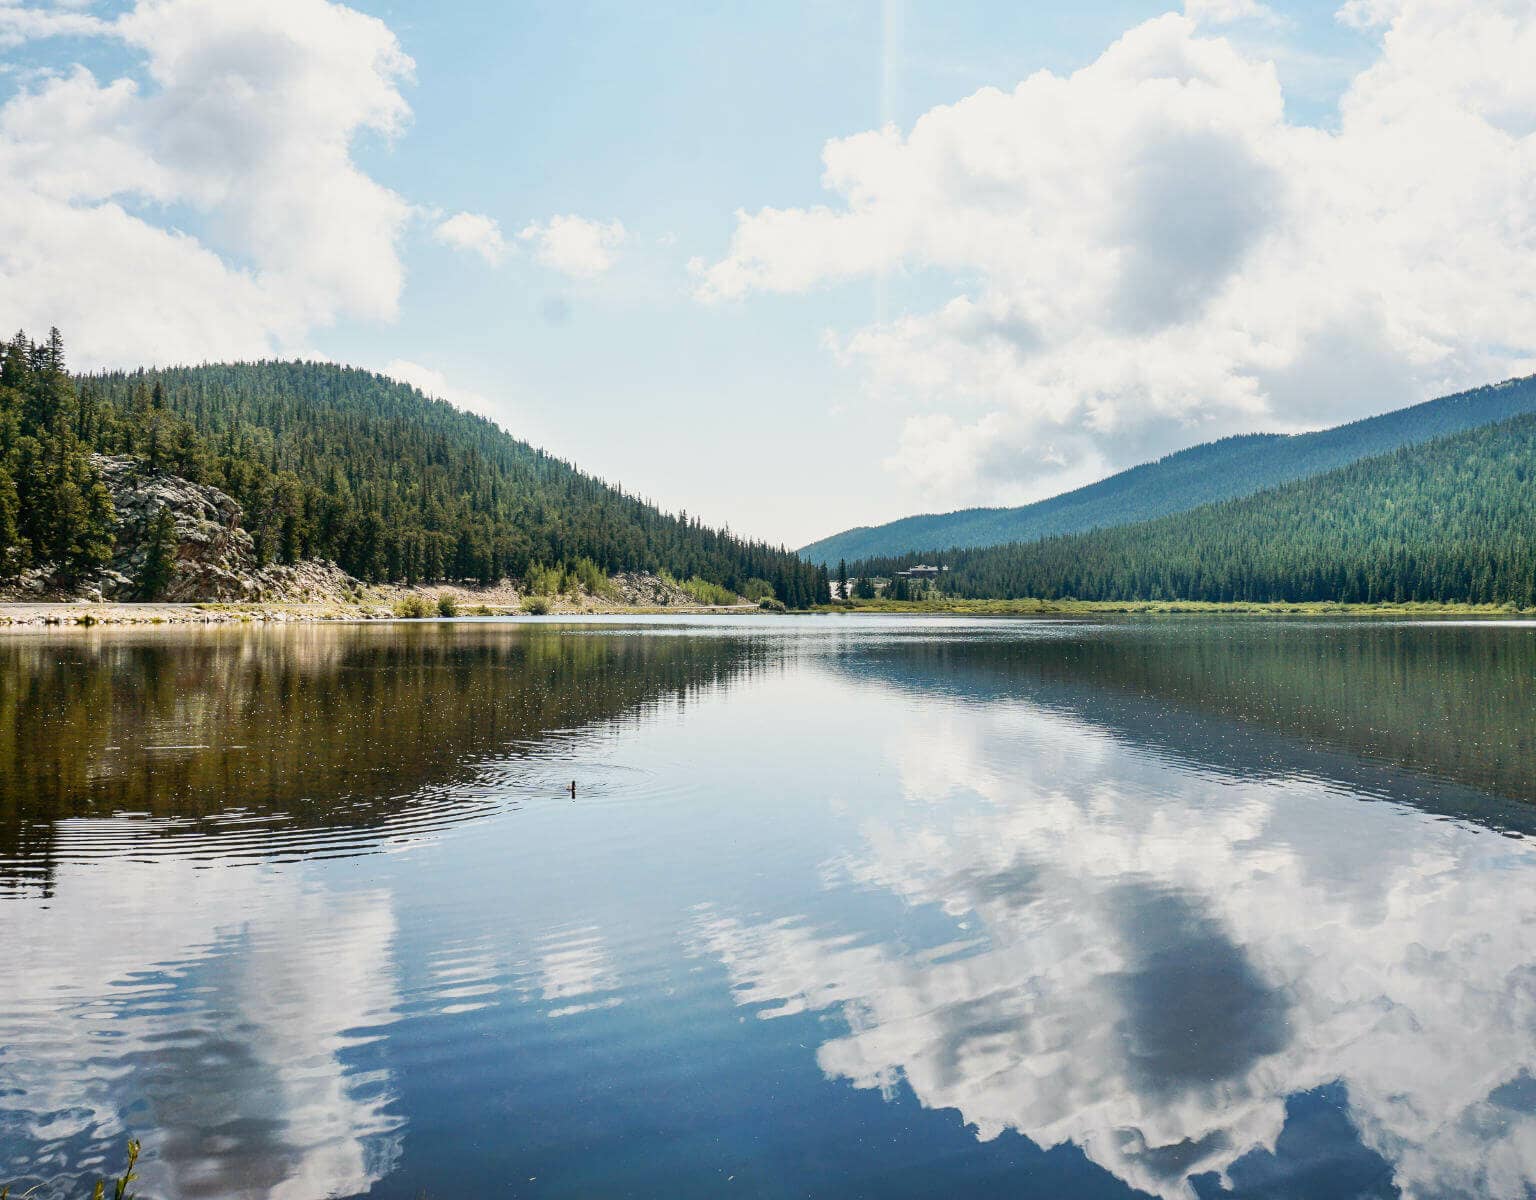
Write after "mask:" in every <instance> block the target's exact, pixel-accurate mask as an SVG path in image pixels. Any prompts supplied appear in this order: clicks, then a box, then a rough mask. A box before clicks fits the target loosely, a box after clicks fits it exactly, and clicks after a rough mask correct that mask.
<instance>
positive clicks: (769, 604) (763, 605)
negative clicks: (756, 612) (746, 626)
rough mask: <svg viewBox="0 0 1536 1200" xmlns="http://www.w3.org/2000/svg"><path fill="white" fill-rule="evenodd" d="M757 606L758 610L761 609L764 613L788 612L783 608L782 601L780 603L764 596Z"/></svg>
mask: <svg viewBox="0 0 1536 1200" xmlns="http://www.w3.org/2000/svg"><path fill="white" fill-rule="evenodd" d="M757 606H758V608H760V609H762V610H763V611H764V612H787V611H788V610H787V609H786V608H785V607H784V601H782V600H775V599H774V598H773V597H772V596H764V597H763V598H762V599H761V600H759V601H758V602H757Z"/></svg>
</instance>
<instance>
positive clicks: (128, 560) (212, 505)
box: [0, 454, 359, 603]
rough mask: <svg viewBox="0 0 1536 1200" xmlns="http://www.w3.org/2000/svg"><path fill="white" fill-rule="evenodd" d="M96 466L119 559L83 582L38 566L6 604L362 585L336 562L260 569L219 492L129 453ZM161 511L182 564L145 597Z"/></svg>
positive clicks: (233, 595)
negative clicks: (148, 564)
mask: <svg viewBox="0 0 1536 1200" xmlns="http://www.w3.org/2000/svg"><path fill="white" fill-rule="evenodd" d="M91 465H92V466H93V467H95V468H96V471H97V473H98V474H99V475H100V476H101V481H102V482H103V483H104V484H105V485H106V487H107V491H108V492H110V493H111V495H112V507H113V509H114V511H115V513H116V524H115V525H114V527H113V535H114V538H115V545H114V548H113V552H112V561H111V562H110V563H109V564H107V566H106V567H104V568H103V569H101V570H99V571H96V572H93V573H92V574H90V575H89V576H87V577H85V578H83V579H65V578H62V577H60V576H59V575H58V574H57V573H56V572H55V571H54V570H53V569H52V567H51V566H50V565H48V564H44V565H42V566H40V567H35V568H33V569H31V570H28V571H25V572H23V573H22V575H21V576H20V578H19V579H17V580H16V581H15V583H14V584H13V585H11V586H10V587H7V588H6V589H5V593H6V594H5V595H4V596H3V597H0V599H11V600H39V601H42V600H138V599H153V600H160V601H167V602H178V601H179V602H187V601H204V600H222V601H250V602H254V601H265V600H276V601H287V602H294V603H307V602H325V601H334V600H337V599H340V598H342V597H346V596H348V595H350V594H353V593H355V592H356V590H357V588H358V586H359V585H358V582H357V580H355V579H353V578H352V577H351V576H350V575H348V574H347V573H346V572H345V571H343V570H342V569H341V568H340V567H338V566H336V564H335V563H330V562H324V561H320V560H311V561H308V562H301V563H295V564H293V565H292V566H266V567H263V566H261V565H260V564H258V563H257V561H256V548H255V545H254V543H252V541H251V536H250V534H248V533H246V532H245V530H243V529H241V528H240V517H241V513H240V505H239V503H238V502H237V501H236V500H235V498H234V497H233V496H230V495H229V494H228V493H226V492H221V491H220V490H219V489H218V488H215V487H209V486H207V485H206V484H201V483H193V482H192V481H191V480H190V479H183V478H182V477H181V476H179V475H172V474H170V473H169V472H166V471H157V470H155V469H153V468H152V467H150V466H149V464H148V463H146V462H145V461H144V460H143V459H140V458H131V457H129V456H127V455H108V454H95V455H92V456H91ZM162 509H164V510H165V511H167V512H169V513H170V514H171V520H172V522H173V523H174V538H175V543H176V544H175V550H174V558H175V562H174V566H173V568H172V572H171V579H170V582H169V584H167V586H166V587H165V589H164V591H163V592H161V594H159V595H158V596H153V597H144V596H143V595H142V594H141V592H142V588H141V584H140V581H141V580H142V578H143V576H144V566H145V563H146V562H147V560H148V558H149V554H150V541H151V538H150V525H151V523H152V522H153V521H154V520H155V517H156V516H157V515H158V514H159V512H160V511H161V510H162Z"/></svg>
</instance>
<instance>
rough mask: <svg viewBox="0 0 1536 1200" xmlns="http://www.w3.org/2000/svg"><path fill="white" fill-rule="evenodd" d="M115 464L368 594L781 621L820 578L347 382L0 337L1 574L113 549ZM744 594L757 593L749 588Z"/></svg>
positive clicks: (354, 377) (820, 585) (293, 367)
mask: <svg viewBox="0 0 1536 1200" xmlns="http://www.w3.org/2000/svg"><path fill="white" fill-rule="evenodd" d="M92 453H101V454H129V455H136V456H139V457H141V458H143V459H145V460H146V461H147V463H148V464H150V465H151V466H152V467H154V468H157V469H163V470H166V471H169V472H171V473H173V474H176V475H181V476H184V477H186V478H188V479H191V480H193V481H194V482H197V483H205V484H209V485H211V486H213V487H217V488H220V489H222V490H223V491H226V492H228V493H229V494H230V495H232V496H234V498H235V499H236V500H238V501H239V502H240V505H241V507H242V509H243V510H244V521H243V524H244V526H245V528H246V529H247V530H248V531H249V532H250V534H251V535H252V538H253V539H254V541H255V544H256V550H257V554H258V557H260V558H261V559H262V560H263V561H277V562H295V561H298V560H300V559H304V558H317V557H318V558H330V559H333V560H335V561H336V562H337V563H338V564H339V565H340V566H342V567H343V568H344V569H345V570H347V571H349V572H351V573H352V574H353V575H356V576H358V577H359V578H361V579H365V580H369V581H372V582H380V581H403V582H408V583H418V582H420V583H431V582H436V581H440V580H448V579H452V580H478V581H481V582H485V583H489V582H493V581H495V580H498V579H502V578H514V579H522V578H525V577H526V576H528V575H529V573H530V572H536V571H546V570H548V569H551V568H554V567H559V566H562V565H567V564H568V565H571V566H572V567H574V566H575V565H576V564H578V563H580V562H581V560H583V559H585V560H587V562H588V564H596V566H597V567H598V568H600V569H601V570H602V571H603V572H608V573H611V572H616V571H657V572H659V571H667V572H670V573H671V574H673V575H675V576H677V577H678V578H680V579H687V578H690V577H698V578H699V579H701V580H704V581H708V582H709V583H713V584H718V585H722V586H724V587H726V588H729V589H730V590H731V591H732V592H739V591H743V590H745V589H746V588H747V586H748V584H749V583H750V582H752V581H767V583H768V584H770V585H771V586H772V588H773V592H774V594H775V595H776V596H777V597H778V599H780V600H781V601H783V602H784V603H785V604H787V605H789V606H790V607H792V608H800V607H805V606H807V605H809V604H812V603H815V602H817V601H820V600H823V599H825V598H826V597H827V579H826V572H825V571H818V570H817V569H816V568H815V567H813V566H810V565H809V564H807V563H805V562H804V561H803V560H802V559H800V558H798V557H797V556H795V555H794V554H792V553H790V552H788V551H787V550H785V549H784V548H782V547H772V546H769V545H767V544H764V543H760V542H749V541H745V540H743V539H741V538H737V537H735V536H733V535H731V534H730V533H729V532H728V531H721V530H716V529H711V528H709V527H707V526H705V525H704V524H703V522H702V521H700V520H699V519H698V518H697V517H691V516H689V515H688V514H686V513H679V514H676V515H673V514H669V513H663V512H661V511H660V510H659V509H657V508H656V507H655V506H654V505H651V504H649V503H647V502H645V501H644V500H642V499H640V498H638V497H636V496H632V495H628V494H626V493H624V492H622V491H619V490H618V489H616V488H613V487H610V486H609V485H607V484H605V483H603V482H602V481H600V480H597V479H594V478H592V477H591V476H589V475H586V474H583V473H582V472H580V471H578V470H576V469H575V468H574V467H572V466H571V465H570V464H569V463H566V462H562V461H561V460H559V459H557V458H554V457H552V456H550V455H548V454H546V453H544V452H543V451H542V450H538V449H535V448H534V447H532V446H530V445H528V444H527V443H526V442H522V441H519V440H518V439H516V438H514V437H512V436H511V435H509V434H508V433H506V432H505V431H504V430H502V429H501V428H500V427H499V426H497V425H496V424H495V423H493V422H491V421H489V420H487V419H486V418H484V417H480V416H475V415H472V414H470V413H466V412H462V411H460V410H459V409H456V408H454V407H453V406H452V405H450V404H448V403H446V402H444V401H442V400H434V399H430V398H428V397H426V396H424V395H423V394H422V393H421V392H419V391H417V390H416V389H415V388H413V387H410V386H408V385H405V384H401V383H397V382H395V381H394V380H391V379H387V378H385V377H383V376H379V375H375V374H373V373H371V372H369V371H363V370H359V369H356V368H352V367H343V366H338V365H335V364H332V363H321V362H254V363H231V364H216V365H205V366H199V367H177V368H170V369H165V370H140V371H132V372H112V373H107V374H100V375H87V376H82V377H80V378H78V379H77V378H74V377H72V376H71V375H70V374H69V372H68V371H67V369H66V366H65V361H64V348H63V344H62V341H61V339H60V337H59V335H58V331H57V330H55V331H53V332H52V333H51V334H50V336H49V338H48V339H47V340H46V341H45V342H33V341H31V340H30V339H29V338H28V337H27V336H26V335H25V334H24V333H19V334H17V335H16V336H15V337H14V338H12V339H11V340H10V341H9V342H4V341H0V574H14V573H15V572H17V571H19V570H21V569H22V568H24V567H25V566H27V565H28V564H38V563H45V562H47V563H54V564H56V565H58V566H60V567H62V568H63V569H65V570H66V571H76V572H81V573H83V572H85V571H88V570H89V569H90V568H92V567H94V566H97V565H99V564H100V563H102V562H105V561H106V560H107V558H108V557H109V555H110V552H111V547H112V508H111V500H110V497H109V496H108V494H107V493H106V491H105V489H104V488H103V487H102V485H101V482H100V480H99V479H98V478H97V477H96V473H95V471H94V470H93V469H92V467H91V463H90V455H91V454H92ZM758 586H760V584H759V585H758Z"/></svg>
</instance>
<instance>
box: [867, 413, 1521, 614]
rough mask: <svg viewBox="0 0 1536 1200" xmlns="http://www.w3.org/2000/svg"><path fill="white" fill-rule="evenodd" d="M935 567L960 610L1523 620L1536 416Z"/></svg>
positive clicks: (892, 563) (883, 563)
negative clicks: (1384, 609)
mask: <svg viewBox="0 0 1536 1200" xmlns="http://www.w3.org/2000/svg"><path fill="white" fill-rule="evenodd" d="M934 557H935V552H934V551H932V550H929V551H926V552H925V553H924V554H923V555H915V556H907V557H903V558H900V559H880V560H874V561H872V562H869V563H861V564H857V570H858V572H859V573H860V574H861V575H862V574H875V575H887V574H891V573H892V572H894V571H895V570H898V569H900V568H902V567H904V566H906V565H908V564H909V563H911V562H913V561H917V560H918V559H922V558H927V559H929V560H932V559H933V558H934ZM937 557H939V558H941V559H942V561H944V562H945V563H946V564H948V565H949V567H950V570H949V571H948V572H947V573H946V574H945V575H944V576H942V577H941V579H940V582H939V586H940V587H941V588H942V589H943V591H944V592H945V593H946V594H947V595H950V596H956V597H972V598H1002V599H1014V598H1028V597H1033V598H1039V599H1043V600H1050V601H1056V600H1063V599H1067V598H1074V599H1078V600H1109V601H1128V600H1177V601H1191V600H1201V601H1214V602H1220V603H1232V602H1237V603H1243V604H1254V603H1270V602H1282V603H1292V604H1295V603H1306V602H1317V601H1336V602H1342V603H1350V604H1379V603H1391V604H1405V603H1431V604H1440V605H1451V604H1473V605H1512V606H1514V607H1517V608H1532V607H1536V414H1528V415H1525V416H1521V417H1515V418H1513V419H1512V420H1509V421H1504V422H1501V423H1499V424H1497V425H1489V426H1485V427H1483V428H1480V429H1471V430H1467V431H1466V432H1463V433H1458V434H1454V435H1452V436H1450V437H1446V438H1441V439H1439V440H1438V441H1433V442H1429V443H1426V444H1423V445H1420V446H1412V447H1405V448H1403V449H1400V450H1397V451H1394V452H1392V453H1391V454H1383V455H1379V456H1377V457H1375V458H1369V459H1364V460H1362V461H1360V462H1357V463H1352V464H1351V465H1349V466H1347V467H1344V468H1341V469H1340V470H1337V471H1330V472H1329V473H1328V474H1326V475H1319V476H1317V477H1315V478H1312V479H1307V480H1302V481H1300V482H1297V483H1291V484H1287V485H1285V486H1284V487H1278V488H1272V489H1270V490H1269V491H1266V492H1260V493H1258V494H1257V495H1254V496H1249V497H1246V498H1244V499H1242V500H1229V501H1225V502H1223V503H1220V504H1210V505H1206V506H1205V507H1203V508H1198V509H1194V510H1192V511H1190V512H1187V513H1179V514H1176V515H1174V516H1169V517H1162V518H1160V519H1158V520H1156V521H1146V522H1143V523H1142V524H1139V525H1128V526H1123V527H1120V528H1115V529H1101V530H1097V531H1095V532H1093V533H1084V534H1076V535H1073V536H1069V537H1056V538H1046V539H1043V540H1041V541H1037V542H1025V543H1016V544H1012V545H1006V546H992V547H987V548H983V549H977V550H953V551H948V552H945V553H942V554H939V555H938V556H937Z"/></svg>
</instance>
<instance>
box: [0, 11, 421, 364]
mask: <svg viewBox="0 0 1536 1200" xmlns="http://www.w3.org/2000/svg"><path fill="white" fill-rule="evenodd" d="M61 33H76V34H94V35H96V36H98V37H99V38H102V39H104V40H110V41H113V42H116V43H118V44H120V45H121V46H123V47H125V48H126V49H127V50H128V51H129V52H130V53H131V54H132V55H134V56H135V58H136V72H135V73H134V74H131V75H128V74H125V75H124V76H122V77H120V78H115V79H107V80H103V79H98V78H97V77H96V75H95V74H93V73H92V72H91V71H89V70H87V69H86V68H84V67H75V68H74V69H73V70H71V71H68V72H66V73H62V74H55V75H51V76H46V77H43V78H41V79H40V80H39V81H38V82H35V83H33V84H31V85H29V86H27V87H25V88H24V89H23V90H21V91H20V92H18V93H17V94H16V95H15V96H13V97H12V98H11V99H10V100H9V101H8V102H7V103H5V104H4V105H3V106H0V308H4V309H5V310H6V311H7V312H10V313H13V314H15V315H16V316H17V317H19V318H20V319H22V320H24V321H26V322H27V323H28V324H29V325H47V324H57V325H59V326H61V327H63V328H64V329H65V330H66V331H67V333H68V335H69V337H70V339H71V341H72V343H73V344H74V345H75V346H78V347H80V351H81V352H80V353H77V356H76V357H77V359H79V360H81V364H82V365H90V364H91V363H92V362H140V361H144V360H146V359H152V360H160V361H164V360H167V359H182V360H191V361H196V360H201V359H206V358H217V357H233V356H240V355H255V354H261V353H267V352H270V351H272V350H274V349H281V348H283V347H285V346H293V345H296V344H298V343H299V342H300V341H301V339H302V338H303V337H304V336H305V335H306V333H307V332H308V331H309V330H310V329H312V328H315V327H317V326H322V325H325V324H327V323H329V322H331V321H333V320H335V319H336V318H337V317H339V316H342V315H352V316H359V317H364V318H374V319H389V318H392V317H393V316H394V315H395V313H396V311H397V305H398V300H399V296H400V292H401V288H402V286H403V282H404V272H403V269H402V267H401V263H400V260H399V255H398V252H397V247H398V242H399V239H400V237H401V235H402V233H403V230H404V228H405V225H406V223H407V221H408V220H409V219H410V217H411V214H412V206H411V205H410V204H409V203H407V202H406V201H405V200H404V199H403V198H402V197H400V196H398V195H396V194H395V193H394V192H392V191H390V190H389V189H388V188H386V187H383V186H382V185H380V184H379V183H378V182H376V181H375V180H373V179H372V178H370V177H369V176H368V175H367V174H366V173H365V172H363V171H362V170H361V169H360V168H359V167H358V166H357V164H356V162H355V161H354V160H353V158H352V147H353V143H354V141H355V140H356V139H357V138H358V136H359V135H361V134H365V133H372V134H375V135H378V136H382V137H391V136H393V135H395V134H396V133H398V132H399V131H400V130H401V129H402V128H403V127H404V124H405V122H406V120H407V118H408V116H409V109H408V107H407V105H406V102H405V100H404V98H403V96H402V95H401V92H400V84H401V83H402V81H404V80H405V79H407V78H408V77H409V76H410V73H411V71H412V63H411V60H410V59H409V58H408V57H407V56H406V55H405V53H404V52H403V51H402V50H401V48H400V46H399V43H398V42H397V40H396V38H395V36H394V34H393V33H391V32H390V30H389V29H388V27H387V26H385V25H384V24H383V22H381V21H378V20H376V19H375V18H372V17H369V16H365V15H364V14H362V13H359V12H356V11H354V10H352V9H350V8H347V7H345V6H343V5H340V4H333V3H327V2H326V0H266V2H265V3H262V4H228V3H220V2H217V0H139V2H138V3H137V4H136V5H134V6H133V7H132V8H130V9H129V10H128V11H126V12H124V13H122V14H121V15H120V16H118V17H116V18H115V19H113V20H110V21H108V20H104V19H98V18H96V17H93V16H90V15H89V14H86V13H81V12H73V13H71V12H61V11H58V10H56V9H52V8H44V7H40V6H21V5H16V4H0V44H3V43H4V42H5V41H6V40H7V39H9V40H10V41H11V42H12V43H14V42H17V41H20V40H23V39H26V38H32V37H43V36H49V35H53V34H61ZM183 212H184V213H187V214H192V215H194V216H195V218H196V220H197V221H198V222H199V223H200V228H199V229H198V232H197V234H196V235H195V236H194V235H193V234H192V233H189V232H186V231H185V230H184V229H182V228H180V227H179V226H180V224H181V223H182V219H181V218H180V217H179V216H177V215H176V214H178V213H183Z"/></svg>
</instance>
